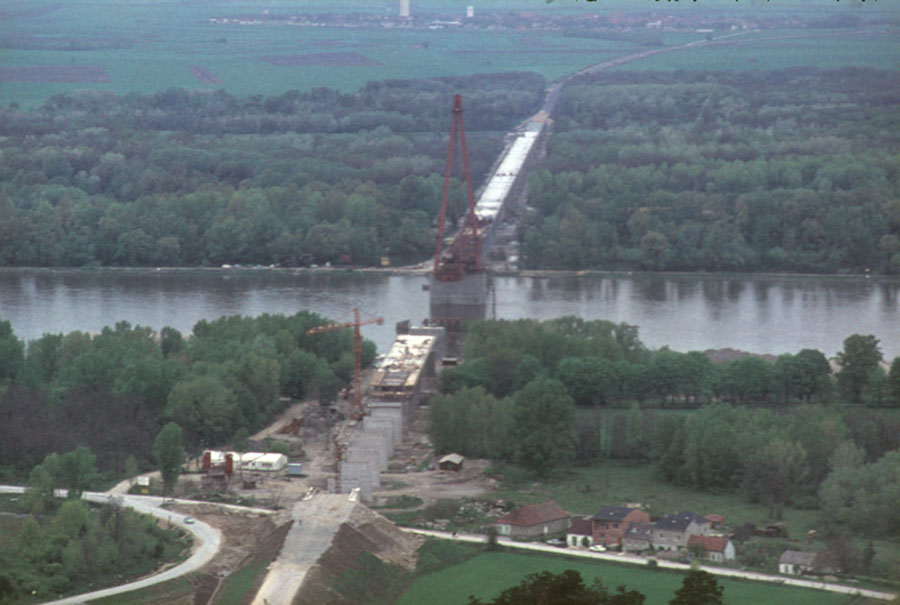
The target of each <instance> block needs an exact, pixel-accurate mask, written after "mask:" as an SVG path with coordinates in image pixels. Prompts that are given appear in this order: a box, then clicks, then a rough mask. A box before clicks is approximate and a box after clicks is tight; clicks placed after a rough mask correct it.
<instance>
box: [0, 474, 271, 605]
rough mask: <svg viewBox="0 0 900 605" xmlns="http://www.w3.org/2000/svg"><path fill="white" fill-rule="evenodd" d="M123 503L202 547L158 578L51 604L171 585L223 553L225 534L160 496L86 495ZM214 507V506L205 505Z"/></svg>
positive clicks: (11, 489) (13, 489)
mask: <svg viewBox="0 0 900 605" xmlns="http://www.w3.org/2000/svg"><path fill="white" fill-rule="evenodd" d="M66 491H67V490H57V496H58V497H63V498H64V497H65V495H66ZM0 493H5V494H24V493H25V488H24V487H19V486H14V485H0ZM113 497H114V498H117V499H121V501H122V503H123V504H124V505H125V506H129V507H131V508H133V509H135V510H136V511H137V512H139V513H144V514H149V515H153V516H155V517H158V518H160V519H165V520H166V521H168V522H170V523H175V524H176V525H178V526H179V527H181V528H182V529H185V530H187V531H189V532H191V533H192V534H193V535H194V537H195V538H196V539H197V540H199V542H200V543H199V545H198V546H195V548H194V551H193V553H192V554H191V556H190V557H189V558H188V559H187V560H185V561H183V562H182V563H180V564H179V565H176V566H175V567H172V568H170V569H167V570H165V571H162V572H160V573H158V574H154V575H152V576H149V577H146V578H144V579H142V580H137V581H135V582H130V583H128V584H122V585H120V586H112V587H110V588H104V589H102V590H96V591H93V592H88V593H84V594H80V595H75V596H72V597H67V598H65V599H60V600H58V601H51V602H50V603H52V604H53V605H64V604H65V605H70V604H71V605H74V604H75V603H83V602H84V601H86V600H91V599H99V598H101V597H107V596H112V595H115V594H120V593H123V592H130V591H132V590H137V589H139V588H146V587H147V586H152V585H154V584H160V583H162V582H167V581H168V580H172V579H175V578H177V577H180V576H183V575H185V574H187V573H190V572H193V571H196V570H198V569H200V568H201V567H203V566H204V565H206V564H207V563H209V561H210V560H212V558H213V557H214V556H215V555H216V553H218V552H219V548H220V546H221V543H222V533H221V532H220V531H219V530H218V529H216V528H214V527H212V526H210V525H207V524H206V523H203V522H202V521H200V520H196V521H195V522H194V523H192V524H186V523H185V522H184V518H185V517H184V515H181V514H179V513H176V512H172V511H170V510H167V509H165V508H161V507H160V505H161V504H162V503H163V498H161V497H157V496H133V495H123V494H110V493H108V492H85V493H84V499H85V500H88V501H89V502H95V503H98V504H106V503H108V502H110V499H111V498H113ZM172 502H173V503H176V504H177V503H180V504H198V503H199V502H198V501H195V500H173V501H172ZM204 504H210V503H204ZM215 506H220V507H223V508H228V509H232V510H241V511H245V512H253V513H257V514H260V513H265V514H271V513H272V512H273V511H271V510H268V509H263V508H249V507H244V506H234V505H228V504H225V505H218V504H216V505H215ZM48 605H49V604H48Z"/></svg>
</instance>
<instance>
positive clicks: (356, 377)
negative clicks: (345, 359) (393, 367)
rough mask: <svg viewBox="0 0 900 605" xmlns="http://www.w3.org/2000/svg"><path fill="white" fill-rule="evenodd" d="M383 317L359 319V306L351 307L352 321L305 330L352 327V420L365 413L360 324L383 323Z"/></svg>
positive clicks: (327, 330)
mask: <svg viewBox="0 0 900 605" xmlns="http://www.w3.org/2000/svg"><path fill="white" fill-rule="evenodd" d="M383 323H384V318H383V317H376V318H374V319H367V320H365V321H360V319H359V308H358V307H353V321H346V322H343V323H334V324H326V325H324V326H316V327H315V328H311V329H309V330H307V331H306V333H307V334H322V333H323V332H331V331H333V330H343V329H345V328H353V397H352V399H351V401H350V417H351V418H353V419H354V420H361V419H362V417H363V416H364V415H365V410H364V409H363V404H362V384H361V383H362V379H361V375H362V364H361V362H360V359H361V358H362V335H361V334H360V332H359V328H360V326H365V325H369V324H379V325H381V324H383Z"/></svg>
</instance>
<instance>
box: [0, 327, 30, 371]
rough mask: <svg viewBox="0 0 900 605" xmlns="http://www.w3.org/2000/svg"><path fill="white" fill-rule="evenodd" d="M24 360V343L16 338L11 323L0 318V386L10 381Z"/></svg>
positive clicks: (20, 368) (19, 369)
mask: <svg viewBox="0 0 900 605" xmlns="http://www.w3.org/2000/svg"><path fill="white" fill-rule="evenodd" d="M24 362H25V345H23V344H22V341H21V340H19V339H18V338H16V336H15V334H13V331H12V324H10V323H9V322H8V321H2V320H0V386H3V385H4V384H6V383H9V382H12V381H13V380H14V379H15V378H16V377H17V376H18V375H19V372H20V371H21V370H22V366H23V364H24Z"/></svg>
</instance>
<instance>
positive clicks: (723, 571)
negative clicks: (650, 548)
mask: <svg viewBox="0 0 900 605" xmlns="http://www.w3.org/2000/svg"><path fill="white" fill-rule="evenodd" d="M402 529H403V530H405V531H408V532H412V533H417V534H420V535H423V536H431V537H433V538H441V539H444V540H456V541H460V542H474V543H476V544H483V543H485V542H487V536H483V535H480V534H456V535H454V534H452V533H450V532H443V531H434V530H429V529H415V528H411V527H404V528H402ZM498 541H499V542H500V543H502V544H503V546H506V547H510V548H520V549H523V550H534V551H539V552H544V553H550V554H556V555H564V556H567V557H568V556H571V557H584V558H591V559H602V560H606V561H614V562H617V563H630V564H632V565H644V566H646V565H647V559H646V558H643V557H638V556H635V555H628V554H620V555H615V554H608V553H596V552H590V551H582V550H570V549H561V548H559V547H556V546H544V545H543V544H535V543H529V542H515V541H513V540H510V539H509V538H498ZM657 565H659V567H662V568H667V569H677V570H681V571H689V570H691V569H692V567H691V565H689V564H687V563H675V562H672V561H665V560H661V559H660V560H657ZM700 569H702V570H703V571H707V572H709V573H711V574H715V575H719V576H728V577H732V578H741V579H745V580H755V581H758V582H771V583H773V584H780V585H787V586H798V587H800V588H812V589H815V590H826V591H829V592H837V593H841V594H849V595H858V596H862V597H866V598H869V599H881V600H883V601H890V600H891V599H893V598H895V597H896V596H897V595H894V594H892V593H889V592H879V591H876V590H869V589H866V588H857V587H854V586H843V585H841V584H832V583H829V582H815V581H812V580H802V579H799V578H786V577H783V576H775V575H771V574H764V573H759V572H754V571H742V570H740V569H729V568H726V567H711V566H702V567H700Z"/></svg>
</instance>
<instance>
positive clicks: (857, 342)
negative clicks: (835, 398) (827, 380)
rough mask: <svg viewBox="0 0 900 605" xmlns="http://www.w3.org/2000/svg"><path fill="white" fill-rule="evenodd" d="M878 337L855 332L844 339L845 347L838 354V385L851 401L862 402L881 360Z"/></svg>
mask: <svg viewBox="0 0 900 605" xmlns="http://www.w3.org/2000/svg"><path fill="white" fill-rule="evenodd" d="M881 359H882V357H881V350H880V349H879V348H878V339H877V338H875V337H874V336H872V335H871V334H868V335H862V334H853V335H851V336H848V337H847V338H846V339H845V340H844V349H843V351H841V352H840V353H838V354H837V362H838V365H840V366H841V369H840V370H839V371H838V373H837V379H838V386H839V388H840V389H841V393H842V394H843V395H844V396H845V397H847V398H848V399H849V400H850V402H851V403H861V402H862V396H863V391H864V390H865V388H866V385H867V384H868V382H869V377H870V376H871V374H872V372H873V371H874V370H875V368H877V367H878V363H879V362H880V361H881Z"/></svg>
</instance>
